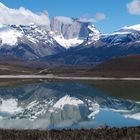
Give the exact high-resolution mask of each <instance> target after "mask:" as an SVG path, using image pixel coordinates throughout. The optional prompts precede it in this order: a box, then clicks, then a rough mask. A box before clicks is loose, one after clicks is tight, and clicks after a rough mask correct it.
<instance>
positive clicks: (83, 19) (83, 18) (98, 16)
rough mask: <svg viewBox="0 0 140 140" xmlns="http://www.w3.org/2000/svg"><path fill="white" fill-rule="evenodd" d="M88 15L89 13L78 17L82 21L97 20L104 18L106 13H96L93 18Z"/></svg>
mask: <svg viewBox="0 0 140 140" xmlns="http://www.w3.org/2000/svg"><path fill="white" fill-rule="evenodd" d="M88 16H89V14H86V16H83V17H81V18H79V20H80V21H82V22H98V21H102V20H104V19H105V18H106V15H105V14H104V13H96V15H95V16H94V17H93V18H89V17H88Z"/></svg>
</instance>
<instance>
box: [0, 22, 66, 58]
mask: <svg viewBox="0 0 140 140" xmlns="http://www.w3.org/2000/svg"><path fill="white" fill-rule="evenodd" d="M64 50H65V49H64V48H63V47H62V46H60V45H59V44H58V43H57V42H56V41H55V40H54V39H53V38H52V37H51V35H50V34H49V32H48V31H47V30H44V29H42V28H40V27H38V26H36V25H34V24H32V25H29V26H23V25H3V26H1V27H0V55H1V56H14V57H20V58H23V59H29V60H30V59H37V58H40V57H43V56H47V55H52V54H55V53H58V52H60V51H64Z"/></svg>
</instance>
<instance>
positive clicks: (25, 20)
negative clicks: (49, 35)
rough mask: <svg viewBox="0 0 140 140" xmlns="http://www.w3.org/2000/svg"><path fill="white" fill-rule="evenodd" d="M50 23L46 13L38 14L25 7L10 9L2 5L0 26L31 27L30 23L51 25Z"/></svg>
mask: <svg viewBox="0 0 140 140" xmlns="http://www.w3.org/2000/svg"><path fill="white" fill-rule="evenodd" d="M49 22H50V21H49V17H48V13H47V12H46V11H45V12H43V13H40V14H36V13H33V12H32V11H30V10H28V9H25V8H24V7H20V8H19V9H10V8H8V7H6V6H5V5H3V4H2V3H0V24H18V25H19V24H22V25H29V24H30V23H35V24H37V25H49Z"/></svg>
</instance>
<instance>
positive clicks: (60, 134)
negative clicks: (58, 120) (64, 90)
mask: <svg viewBox="0 0 140 140" xmlns="http://www.w3.org/2000/svg"><path fill="white" fill-rule="evenodd" d="M0 140H140V127H131V128H102V129H79V130H71V129H69V130H51V131H43V130H42V131H41V130H2V129H1V130H0Z"/></svg>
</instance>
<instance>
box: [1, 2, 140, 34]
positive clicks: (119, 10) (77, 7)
mask: <svg viewBox="0 0 140 140" xmlns="http://www.w3.org/2000/svg"><path fill="white" fill-rule="evenodd" d="M134 1H135V2H137V5H136V6H137V7H136V8H137V11H134V10H135V9H132V10H131V9H130V10H131V11H128V8H127V4H128V3H132V2H134ZM1 2H2V3H3V4H4V5H6V6H7V7H9V8H19V7H21V6H22V7H25V8H27V9H29V10H31V11H33V12H35V13H40V12H43V11H45V10H47V11H48V13H49V16H50V17H52V16H69V17H78V18H80V17H86V18H95V15H96V14H97V13H102V14H104V15H105V19H103V20H101V21H96V22H94V23H93V24H94V25H95V26H96V27H97V28H98V29H99V30H100V31H101V32H102V33H110V32H112V31H115V30H117V29H119V28H121V27H123V26H125V25H128V26H129V25H134V24H140V0H1ZM132 6H133V5H132ZM132 6H131V7H130V8H133V7H134V8H135V5H134V6H133V7H132Z"/></svg>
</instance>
